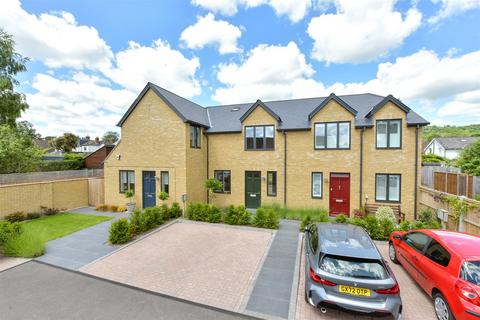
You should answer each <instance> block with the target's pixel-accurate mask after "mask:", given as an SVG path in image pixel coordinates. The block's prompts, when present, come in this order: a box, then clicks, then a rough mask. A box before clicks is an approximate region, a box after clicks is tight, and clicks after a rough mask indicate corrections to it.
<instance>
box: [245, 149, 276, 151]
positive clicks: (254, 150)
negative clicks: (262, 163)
mask: <svg viewBox="0 0 480 320" xmlns="http://www.w3.org/2000/svg"><path fill="white" fill-rule="evenodd" d="M245 151H275V149H245Z"/></svg>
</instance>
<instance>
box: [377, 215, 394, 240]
mask: <svg viewBox="0 0 480 320" xmlns="http://www.w3.org/2000/svg"><path fill="white" fill-rule="evenodd" d="M378 224H379V229H380V232H379V233H378V235H377V236H376V238H375V239H374V240H388V238H389V237H390V234H391V233H392V232H393V231H395V223H394V222H393V221H392V220H389V219H382V220H379V221H378Z"/></svg>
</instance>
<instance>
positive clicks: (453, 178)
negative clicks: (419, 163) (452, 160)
mask: <svg viewBox="0 0 480 320" xmlns="http://www.w3.org/2000/svg"><path fill="white" fill-rule="evenodd" d="M422 185H423V186H425V187H428V188H431V189H434V190H437V191H441V192H447V193H450V194H453V195H457V196H465V197H468V198H470V199H475V196H476V195H480V177H475V176H470V175H467V174H464V173H461V172H460V170H459V169H458V168H444V167H438V166H437V167H435V166H427V167H422Z"/></svg>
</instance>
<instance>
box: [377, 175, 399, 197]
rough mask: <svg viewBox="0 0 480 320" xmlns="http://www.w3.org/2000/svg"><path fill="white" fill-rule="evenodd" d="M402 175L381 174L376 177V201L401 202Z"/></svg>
mask: <svg viewBox="0 0 480 320" xmlns="http://www.w3.org/2000/svg"><path fill="white" fill-rule="evenodd" d="M400 186H401V175H399V174H380V173H377V175H376V177H375V200H376V201H390V202H399V201H400Z"/></svg>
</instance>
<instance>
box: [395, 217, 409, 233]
mask: <svg viewBox="0 0 480 320" xmlns="http://www.w3.org/2000/svg"><path fill="white" fill-rule="evenodd" d="M398 230H399V231H405V232H406V231H410V230H412V223H411V222H410V221H408V220H404V221H402V222H400V225H399V227H398Z"/></svg>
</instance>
